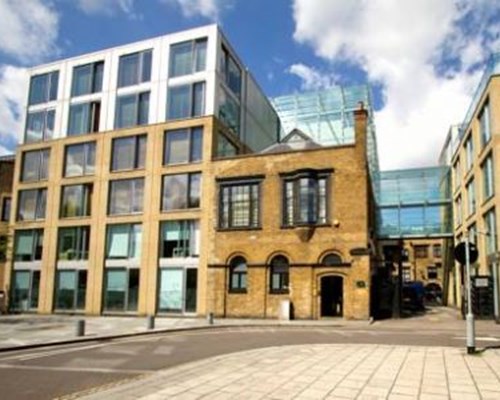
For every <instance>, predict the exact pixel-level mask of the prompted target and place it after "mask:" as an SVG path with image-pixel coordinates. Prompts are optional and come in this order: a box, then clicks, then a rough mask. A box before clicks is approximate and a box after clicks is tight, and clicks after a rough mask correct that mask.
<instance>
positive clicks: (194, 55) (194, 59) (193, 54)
mask: <svg viewBox="0 0 500 400" xmlns="http://www.w3.org/2000/svg"><path fill="white" fill-rule="evenodd" d="M203 42H204V43H205V53H207V52H208V37H206V36H205V37H201V38H196V39H192V40H186V41H183V42H178V43H172V44H171V45H170V49H169V58H170V60H169V66H168V76H169V77H170V78H177V77H179V76H186V75H191V74H195V73H197V72H202V71H205V70H206V69H207V61H206V54H205V65H204V67H203V69H200V70H198V69H197V68H196V66H197V64H198V52H197V51H196V49H197V48H196V45H197V44H198V43H203ZM187 44H190V45H191V54H190V57H191V69H190V72H187V73H185V74H181V75H174V74H173V73H172V71H173V62H174V58H173V57H172V54H173V52H172V49H173V48H175V47H176V46H182V45H187Z"/></svg>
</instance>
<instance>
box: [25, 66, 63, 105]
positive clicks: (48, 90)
mask: <svg viewBox="0 0 500 400" xmlns="http://www.w3.org/2000/svg"><path fill="white" fill-rule="evenodd" d="M58 83H59V71H54V72H49V73H47V74H41V75H34V76H32V77H31V82H30V94H29V105H30V106H32V105H35V104H40V103H46V102H48V101H52V100H55V99H56V98H57V87H58Z"/></svg>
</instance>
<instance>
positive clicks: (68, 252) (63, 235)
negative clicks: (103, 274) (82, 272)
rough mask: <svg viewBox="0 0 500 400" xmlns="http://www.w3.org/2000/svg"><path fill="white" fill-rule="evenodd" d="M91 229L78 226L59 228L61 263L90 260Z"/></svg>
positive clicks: (59, 256) (59, 255)
mask: <svg viewBox="0 0 500 400" xmlns="http://www.w3.org/2000/svg"><path fill="white" fill-rule="evenodd" d="M89 241H90V228H89V227H88V226H78V227H71V228H59V237H58V252H57V259H58V260H59V261H70V260H88V258H89Z"/></svg>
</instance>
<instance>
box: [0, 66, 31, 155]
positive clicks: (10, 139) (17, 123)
mask: <svg viewBox="0 0 500 400" xmlns="http://www.w3.org/2000/svg"><path fill="white" fill-rule="evenodd" d="M27 86H28V79H27V70H26V69H25V68H18V67H15V66H12V65H3V66H0V147H1V148H3V150H2V149H0V152H1V151H4V152H5V151H9V152H12V150H13V149H12V148H11V146H9V144H11V143H16V142H17V141H18V135H19V133H20V131H21V116H22V113H23V105H24V101H25V98H24V97H25V95H26V92H27V90H28V87H27Z"/></svg>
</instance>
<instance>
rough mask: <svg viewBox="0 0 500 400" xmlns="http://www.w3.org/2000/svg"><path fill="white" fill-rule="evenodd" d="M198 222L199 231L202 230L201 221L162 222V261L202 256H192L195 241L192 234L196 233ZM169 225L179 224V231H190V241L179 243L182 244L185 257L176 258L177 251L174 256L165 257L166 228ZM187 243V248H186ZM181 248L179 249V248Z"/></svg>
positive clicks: (160, 241)
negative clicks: (192, 246) (192, 245)
mask: <svg viewBox="0 0 500 400" xmlns="http://www.w3.org/2000/svg"><path fill="white" fill-rule="evenodd" d="M196 222H198V231H199V229H200V224H199V220H197V219H175V220H166V221H160V240H159V255H158V258H160V259H162V258H163V259H173V258H198V257H199V256H200V254H199V252H196V253H197V254H196V253H193V254H191V242H192V241H194V237H191V232H193V231H195V229H194V228H195V226H196ZM169 223H178V224H179V226H180V230H179V231H188V232H189V239H187V240H186V239H179V240H178V241H177V242H178V243H181V246H180V248H181V249H182V253H183V255H181V256H175V251H173V252H172V256H167V255H165V253H166V252H165V251H164V245H165V242H166V240H165V239H166V238H165V226H166V225H167V224H169ZM186 242H187V246H186ZM177 248H179V247H177Z"/></svg>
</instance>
